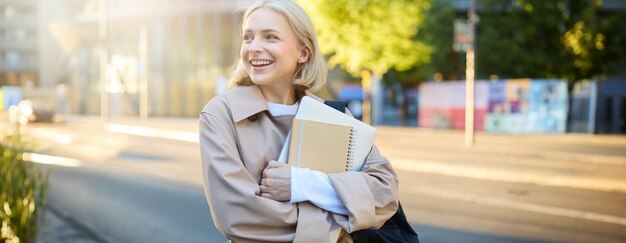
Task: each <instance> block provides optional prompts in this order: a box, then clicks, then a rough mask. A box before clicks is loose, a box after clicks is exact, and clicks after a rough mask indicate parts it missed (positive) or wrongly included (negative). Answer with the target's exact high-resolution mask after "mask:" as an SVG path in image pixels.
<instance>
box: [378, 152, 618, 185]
mask: <svg viewBox="0 0 626 243" xmlns="http://www.w3.org/2000/svg"><path fill="white" fill-rule="evenodd" d="M390 161H392V164H393V167H394V168H396V169H399V170H407V171H413V172H420V173H432V174H440V175H447V176H456V177H465V178H472V179H480V180H493V181H506V182H515V183H530V184H538V185H545V186H557V187H568V188H575V189H586V190H595V191H605V192H621V193H626V181H625V180H619V179H611V178H599V177H588V176H571V175H559V174H550V173H545V172H544V173H538V172H529V171H520V170H506V169H499V168H489V167H476V166H468V165H461V164H450V163H444V162H438V161H427V160H421V159H416V160H410V161H409V160H402V159H393V158H390Z"/></svg>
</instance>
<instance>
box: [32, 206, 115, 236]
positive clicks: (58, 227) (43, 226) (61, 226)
mask: <svg viewBox="0 0 626 243" xmlns="http://www.w3.org/2000/svg"><path fill="white" fill-rule="evenodd" d="M35 242H36V243H99V242H104V241H102V240H100V239H98V237H97V236H95V235H94V234H93V233H91V232H90V231H89V230H87V229H85V228H84V227H82V226H80V225H79V224H77V223H76V222H73V221H72V220H71V219H68V218H65V217H62V216H61V215H59V214H58V213H57V212H56V211H54V210H51V209H47V210H46V214H45V216H44V220H43V222H40V228H39V235H38V236H37V240H36V241H35Z"/></svg>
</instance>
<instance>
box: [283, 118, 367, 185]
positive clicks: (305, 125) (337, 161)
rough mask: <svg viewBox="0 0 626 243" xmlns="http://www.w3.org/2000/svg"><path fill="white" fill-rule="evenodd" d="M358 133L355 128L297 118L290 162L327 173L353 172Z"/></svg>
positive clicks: (292, 132) (292, 134)
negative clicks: (355, 141) (355, 136)
mask: <svg viewBox="0 0 626 243" xmlns="http://www.w3.org/2000/svg"><path fill="white" fill-rule="evenodd" d="M354 132H355V131H354V129H353V128H352V127H351V126H345V125H337V124H331V123H324V122H316V121H309V120H300V119H294V120H293V126H292V128H291V141H288V142H289V143H290V145H289V158H288V162H287V163H288V164H290V165H292V166H297V167H306V168H309V169H313V170H318V171H322V172H324V173H337V172H343V171H347V170H352V165H353V163H352V159H353V153H354V140H353V137H354V135H355V134H354Z"/></svg>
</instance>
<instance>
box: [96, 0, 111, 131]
mask: <svg viewBox="0 0 626 243" xmlns="http://www.w3.org/2000/svg"><path fill="white" fill-rule="evenodd" d="M98 5H99V7H100V15H99V17H98V37H99V39H100V43H99V49H100V117H101V118H102V121H103V122H106V121H107V120H108V113H109V106H108V105H109V99H108V98H109V97H108V94H107V83H108V82H107V80H108V75H107V64H108V61H109V53H108V51H109V50H108V46H107V38H108V37H107V30H108V26H107V14H108V13H107V11H108V9H107V0H99V2H98Z"/></svg>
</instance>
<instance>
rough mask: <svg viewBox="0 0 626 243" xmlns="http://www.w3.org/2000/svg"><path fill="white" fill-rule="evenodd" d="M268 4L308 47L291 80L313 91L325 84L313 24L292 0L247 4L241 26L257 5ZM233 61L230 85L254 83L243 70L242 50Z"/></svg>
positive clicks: (323, 70)
mask: <svg viewBox="0 0 626 243" xmlns="http://www.w3.org/2000/svg"><path fill="white" fill-rule="evenodd" d="M260 8H268V9H272V10H274V11H276V12H278V13H281V14H282V15H284V16H285V17H287V20H288V22H289V25H290V26H291V29H292V30H293V31H294V32H295V33H296V36H297V38H298V41H299V42H300V44H302V45H304V46H305V47H306V48H307V49H308V51H309V53H310V54H309V59H308V60H307V61H306V62H305V63H302V64H299V65H298V70H296V74H295V77H294V81H293V84H294V85H296V87H297V88H299V89H302V90H311V91H315V90H318V89H319V88H321V87H322V86H324V85H325V84H326V76H327V75H328V69H327V67H326V61H325V60H324V56H322V53H321V52H320V49H319V45H318V43H317V33H316V32H315V28H313V22H311V19H310V18H309V16H308V15H307V14H306V12H305V11H304V10H303V9H302V8H301V7H300V6H298V4H296V3H295V2H294V1H293V0H257V1H256V2H255V3H254V4H253V5H252V6H250V7H249V8H248V9H247V10H246V12H245V13H244V15H243V18H242V20H241V27H242V28H243V24H244V23H245V22H246V20H247V19H248V17H250V14H251V13H252V12H254V11H255V10H257V9H260ZM238 55H239V57H238V58H237V61H236V62H235V68H234V71H233V75H232V76H231V78H230V82H229V86H231V87H234V86H240V85H254V83H253V82H252V80H251V79H250V76H249V75H248V74H247V73H246V70H245V68H244V64H243V58H242V57H241V52H239V54H238Z"/></svg>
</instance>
